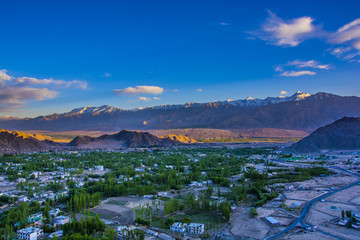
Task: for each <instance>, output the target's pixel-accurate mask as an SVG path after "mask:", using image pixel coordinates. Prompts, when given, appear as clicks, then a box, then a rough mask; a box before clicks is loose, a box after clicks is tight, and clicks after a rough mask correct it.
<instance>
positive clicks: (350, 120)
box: [286, 117, 360, 153]
mask: <svg viewBox="0 0 360 240" xmlns="http://www.w3.org/2000/svg"><path fill="white" fill-rule="evenodd" d="M354 149H355V150H357V149H360V118H355V117H344V118H342V119H340V120H338V121H335V122H334V123H331V124H329V125H327V126H324V127H321V128H319V129H317V130H316V131H314V132H313V133H311V134H310V135H309V136H308V137H305V138H303V139H302V140H300V141H299V142H297V143H295V144H293V145H292V146H291V147H289V148H288V149H286V151H290V152H302V153H309V152H320V151H323V150H354Z"/></svg>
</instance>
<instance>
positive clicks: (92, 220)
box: [62, 213, 106, 235]
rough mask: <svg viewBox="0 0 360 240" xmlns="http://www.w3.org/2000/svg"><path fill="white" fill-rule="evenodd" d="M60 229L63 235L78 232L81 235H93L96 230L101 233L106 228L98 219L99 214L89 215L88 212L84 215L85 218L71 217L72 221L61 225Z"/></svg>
mask: <svg viewBox="0 0 360 240" xmlns="http://www.w3.org/2000/svg"><path fill="white" fill-rule="evenodd" d="M62 230H63V231H64V234H65V235H72V234H76V233H80V234H81V235H85V234H87V235H95V234H96V233H97V232H99V233H103V232H105V230H106V225H105V223H104V222H102V221H100V218H99V216H98V215H97V214H96V216H95V217H93V216H90V215H89V213H87V214H86V215H85V219H84V218H81V220H80V221H77V220H76V219H73V221H71V222H69V223H66V224H64V225H63V227H62Z"/></svg>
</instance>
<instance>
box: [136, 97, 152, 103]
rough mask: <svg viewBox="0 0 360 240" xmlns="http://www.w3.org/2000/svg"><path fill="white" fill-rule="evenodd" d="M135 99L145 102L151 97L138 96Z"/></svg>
mask: <svg viewBox="0 0 360 240" xmlns="http://www.w3.org/2000/svg"><path fill="white" fill-rule="evenodd" d="M137 100H138V101H145V102H147V101H150V100H151V98H148V97H138V98H137Z"/></svg>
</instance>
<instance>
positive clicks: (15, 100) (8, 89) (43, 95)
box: [0, 85, 59, 108]
mask: <svg viewBox="0 0 360 240" xmlns="http://www.w3.org/2000/svg"><path fill="white" fill-rule="evenodd" d="M58 94H59V92H56V91H53V90H49V89H47V88H31V87H21V88H18V87H16V86H14V85H8V86H3V87H2V88H1V89H0V108H1V105H15V106H16V105H22V104H24V103H25V102H26V101H29V100H38V101H42V100H45V99H52V98H55V97H56V96H57V95H58Z"/></svg>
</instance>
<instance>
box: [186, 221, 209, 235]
mask: <svg viewBox="0 0 360 240" xmlns="http://www.w3.org/2000/svg"><path fill="white" fill-rule="evenodd" d="M204 231H205V227H204V224H202V223H190V224H189V226H188V233H190V234H194V235H201V234H203V232H204Z"/></svg>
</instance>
